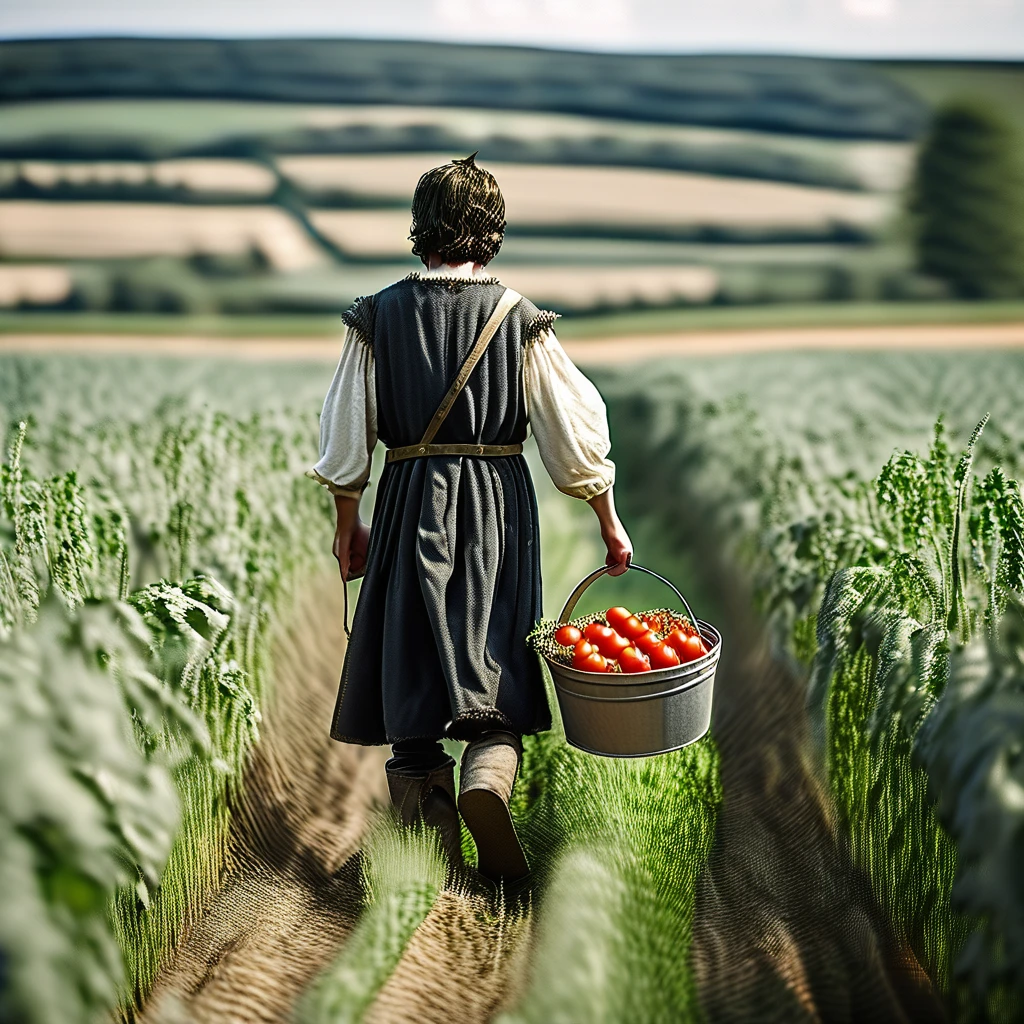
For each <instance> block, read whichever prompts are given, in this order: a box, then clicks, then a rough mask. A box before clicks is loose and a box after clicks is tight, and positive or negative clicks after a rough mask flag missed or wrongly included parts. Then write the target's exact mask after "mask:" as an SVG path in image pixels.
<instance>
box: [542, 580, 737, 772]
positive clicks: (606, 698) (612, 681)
mask: <svg viewBox="0 0 1024 1024" xmlns="http://www.w3.org/2000/svg"><path fill="white" fill-rule="evenodd" d="M630 568H631V569H640V570H641V571H642V572H646V573H649V574H650V575H651V576H655V577H657V578H658V579H660V580H662V581H663V582H665V583H666V584H668V586H670V587H672V589H673V590H674V591H675V593H676V595H677V596H678V597H679V600H680V601H681V602H682V604H683V607H684V608H686V610H687V613H689V614H690V618H691V620H692V621H693V622H695V623H696V625H697V629H698V630H699V632H700V635H701V637H703V639H704V640H705V642H706V644H707V646H708V647H709V651H708V653H707V654H706V655H704V657H702V658H698V659H697V660H696V661H691V662H687V663H686V664H683V665H674V666H672V667H671V668H661V669H652V670H651V671H649V672H644V673H635V674H628V675H627V674H622V673H610V674H607V675H605V674H602V673H598V672H583V671H580V670H579V669H575V668H572V667H571V666H568V665H562V664H560V663H559V662H556V661H554V660H552V659H551V658H545V660H546V661H547V663H548V667H549V668H550V670H551V677H552V679H553V680H554V684H555V694H556V695H557V697H558V706H559V710H560V711H561V714H562V724H563V726H564V727H565V738H566V740H567V741H568V742H569V743H571V744H572V745H573V746H574V747H578V748H579V749H580V750H585V751H587V752H588V753H591V754H599V755H601V756H603V757H649V756H651V755H654V754H664V753H668V752H669V751H671V750H679V749H680V748H681V747H685V746H687V745H689V744H690V743H693V742H695V741H696V740H699V739H700V738H701V737H702V736H703V735H704V734H705V733H706V732H707V731H708V727H709V726H710V724H711V704H712V697H713V695H714V685H715V672H716V670H717V668H718V660H719V658H720V657H721V653H722V637H721V634H720V633H719V632H718V630H717V629H715V627H714V626H712V625H711V624H710V623H709V622H705V621H704V620H703V619H697V618H695V617H694V616H693V614H692V613H691V612H690V607H689V605H688V604H687V603H686V599H685V598H684V597H683V595H682V594H680V593H679V591H678V590H676V588H675V587H674V586H672V584H671V583H669V581H668V580H665V579H664V577H662V576H659V575H658V574H657V573H655V572H652V571H651V570H650V569H645V568H644V567H643V566H639V565H635V564H634V565H632V566H630ZM606 572H607V567H602V568H601V569H598V570H595V571H594V572H592V573H590V575H589V576H587V577H585V578H584V579H583V580H582V581H581V582H580V584H579V585H578V586H577V587H576V588H575V590H574V591H573V592H572V594H571V595H570V597H569V600H568V601H566V604H565V607H564V608H563V609H562V614H561V615H560V616H559V622H566V621H567V620H568V618H569V616H570V615H571V614H572V611H573V609H574V608H575V607H576V602H577V601H578V600H579V598H580V596H581V595H582V593H583V591H584V590H586V588H587V587H588V586H589V585H590V584H591V583H593V582H594V580H596V579H598V578H599V577H601V576H603V575H604V574H605V573H606Z"/></svg>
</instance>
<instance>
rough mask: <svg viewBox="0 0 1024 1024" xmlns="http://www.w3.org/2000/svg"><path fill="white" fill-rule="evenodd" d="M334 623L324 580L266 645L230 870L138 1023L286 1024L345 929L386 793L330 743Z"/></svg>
mask: <svg viewBox="0 0 1024 1024" xmlns="http://www.w3.org/2000/svg"><path fill="white" fill-rule="evenodd" d="M340 621H341V608H340V587H339V586H338V585H337V583H336V581H335V580H333V579H327V580H321V581H320V582H319V583H318V584H317V585H314V586H311V587H309V588H308V592H307V593H306V594H305V595H304V598H303V600H302V601H301V603H300V605H299V606H298V607H297V608H296V609H295V613H294V616H293V622H294V623H295V624H296V625H295V627H294V629H293V630H292V631H291V632H289V633H287V634H285V635H283V636H281V637H279V638H278V639H277V641H276V642H275V645H274V650H273V663H274V692H273V695H272V701H271V704H270V708H269V710H267V711H266V712H265V714H264V721H263V724H262V727H261V729H262V738H261V741H260V743H259V744H258V745H257V747H256V748H255V751H254V756H253V760H252V763H251V765H250V767H249V769H248V770H247V772H246V779H245V798H244V800H243V801H242V803H241V805H240V806H239V807H237V808H236V809H235V815H234V818H233V834H232V837H231V847H230V853H231V860H232V867H231V869H230V870H229V871H228V872H227V874H226V877H225V879H224V881H223V884H222V886H221V888H220V890H219V892H218V893H217V894H216V896H215V897H214V898H213V900H212V901H211V903H210V905H209V906H208V907H207V908H206V910H205V912H204V913H203V914H202V916H201V917H200V918H199V920H198V921H197V922H196V924H195V925H194V926H193V927H192V928H191V929H190V930H189V931H188V933H187V934H186V935H185V936H184V937H183V939H182V942H181V943H180V945H179V947H178V950H177V952H176V954H175V955H174V957H173V958H172V959H171V960H170V962H169V963H168V964H167V965H166V966H165V967H164V969H163V970H161V971H160V972H159V974H158V975H157V979H156V983H155V985H154V989H153V993H152V996H151V998H150V1000H149V1002H148V1004H147V1007H146V1010H145V1012H144V1013H143V1015H142V1018H141V1019H142V1022H143V1024H186V1022H187V1024H257V1022H261V1021H265V1022H268V1024H270V1022H275V1024H277V1022H281V1021H285V1020H288V1019H289V1015H290V1013H291V1010H292V1007H293V1006H294V1004H295V1001H296V999H297V997H298V996H299V994H300V993H301V992H302V990H303V989H304V988H305V986H306V985H307V984H308V983H309V981H310V980H312V978H313V977H315V976H316V974H317V973H319V971H320V970H322V969H323V968H324V967H325V966H326V965H327V964H328V963H329V962H330V961H331V960H332V959H333V958H334V956H335V955H336V953H337V951H338V949H339V948H340V946H341V944H342V943H343V942H344V940H345V938H346V936H347V935H348V933H349V931H350V930H351V928H352V926H353V924H354V922H355V919H356V916H357V914H358V910H359V901H360V898H361V892H360V882H359V869H358V862H357V860H356V858H355V854H356V853H357V851H358V849H359V846H360V843H361V839H362V835H363V830H364V827H365V825H366V823H367V819H368V816H369V815H370V813H371V812H372V809H373V807H374V806H375V804H376V803H383V801H384V800H385V799H386V788H385V785H384V771H383V760H384V753H383V750H382V749H381V748H366V749H360V748H356V747H350V746H345V745H342V744H340V743H335V742H333V741H332V740H330V739H329V738H328V736H327V729H326V727H325V723H327V722H329V720H330V715H331V711H332V709H333V705H334V698H335V695H336V692H337V680H338V674H339V668H340V657H341V651H340V650H339V647H340V643H339V644H335V645H322V644H318V643H314V638H318V637H324V636H333V635H335V634H340V629H339V628H338V623H339V622H340ZM339 640H340V636H339Z"/></svg>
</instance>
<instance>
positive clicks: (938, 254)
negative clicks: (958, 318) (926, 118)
mask: <svg viewBox="0 0 1024 1024" xmlns="http://www.w3.org/2000/svg"><path fill="white" fill-rule="evenodd" d="M1018 145H1019V142H1018V139H1017V136H1016V133H1015V132H1014V130H1013V129H1012V128H1011V127H1010V125H1009V124H1008V123H1007V122H1006V121H1004V120H1003V119H1002V117H1001V116H1000V115H999V114H998V113H997V112H996V111H994V110H992V109H991V108H990V107H989V106H987V105H986V104H985V103H983V102H980V101H975V100H969V99H963V100H955V101H953V102H950V103H949V104H947V105H946V106H944V107H942V108H941V109H940V110H939V111H938V113H937V114H936V116H935V120H934V121H933V123H932V127H931V130H930V132H929V134H928V137H927V138H926V139H925V142H924V145H923V146H922V148H921V151H920V154H919V155H918V159H917V167H916V170H915V174H914V180H913V184H912V187H911V193H910V213H911V216H912V220H913V224H914V233H915V242H916V246H917V261H918V266H919V268H920V269H921V270H922V271H923V272H924V273H926V274H931V275H932V276H934V277H937V278H940V279H942V280H943V281H946V282H947V283H948V284H949V286H950V287H951V288H952V290H953V292H954V293H955V294H956V295H958V296H960V297H962V298H972V299H980V298H1000V297H1002V298H1005V297H1008V296H1012V295H1020V294H1022V293H1024V177H1022V173H1021V168H1020V165H1019V163H1018V150H1017V147H1018Z"/></svg>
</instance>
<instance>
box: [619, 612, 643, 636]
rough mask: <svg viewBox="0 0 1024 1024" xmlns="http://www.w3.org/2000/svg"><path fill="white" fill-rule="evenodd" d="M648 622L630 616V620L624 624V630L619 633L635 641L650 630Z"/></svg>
mask: <svg viewBox="0 0 1024 1024" xmlns="http://www.w3.org/2000/svg"><path fill="white" fill-rule="evenodd" d="M648 628H649V627H648V625H647V623H646V622H643V621H642V620H640V619H638V618H637V617H636V616H635V615H630V617H629V618H628V619H626V621H625V622H624V623H623V625H622V628H621V629H620V630H619V632H620V633H621V634H622V635H623V636H624V637H627V638H628V639H629V640H635V639H636V638H637V637H638V636H643V635H644V633H646V632H647V630H648Z"/></svg>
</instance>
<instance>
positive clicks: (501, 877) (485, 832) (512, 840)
mask: <svg viewBox="0 0 1024 1024" xmlns="http://www.w3.org/2000/svg"><path fill="white" fill-rule="evenodd" d="M459 813H460V814H461V815H462V820H463V821H464V822H465V823H466V827H467V828H468V829H469V831H470V833H471V834H472V836H473V841H474V842H475V843H476V850H477V868H478V870H479V872H480V874H482V875H484V876H485V877H486V878H489V879H491V881H493V882H500V881H508V882H513V881H517V880H518V879H521V878H525V877H526V876H527V875H528V874H529V873H530V865H529V864H528V863H527V862H526V854H525V853H523V848H522V846H521V845H520V844H519V837H518V836H517V835H516V829H515V826H514V825H513V824H512V816H511V815H510V814H509V812H508V805H507V804H506V803H505V801H504V800H502V799H501V797H500V796H498V794H497V793H494V792H492V791H491V790H489V789H469V790H466V791H465V792H464V793H462V794H461V795H460V796H459Z"/></svg>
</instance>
